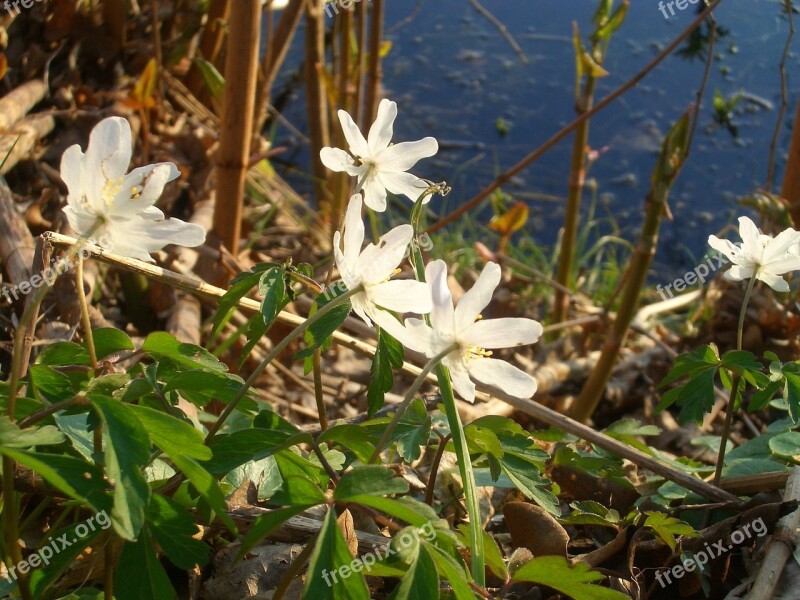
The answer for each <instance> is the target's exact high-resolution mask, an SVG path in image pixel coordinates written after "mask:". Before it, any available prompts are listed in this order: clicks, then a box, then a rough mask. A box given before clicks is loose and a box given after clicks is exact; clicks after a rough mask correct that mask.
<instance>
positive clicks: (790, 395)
mask: <svg viewBox="0 0 800 600" xmlns="http://www.w3.org/2000/svg"><path fill="white" fill-rule="evenodd" d="M783 376H784V377H785V378H786V387H785V395H786V402H787V403H788V404H789V416H791V417H792V421H794V422H795V423H797V422H798V421H800V375H797V374H795V373H789V372H787V371H785V370H784V372H783Z"/></svg>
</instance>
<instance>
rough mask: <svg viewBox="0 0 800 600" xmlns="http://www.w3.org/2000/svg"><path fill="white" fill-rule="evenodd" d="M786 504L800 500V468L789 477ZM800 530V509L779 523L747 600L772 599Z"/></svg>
mask: <svg viewBox="0 0 800 600" xmlns="http://www.w3.org/2000/svg"><path fill="white" fill-rule="evenodd" d="M783 499H784V501H786V502H790V501H792V500H800V467H795V468H794V469H793V470H792V474H791V476H790V477H789V482H788V484H787V485H786V490H785V491H784V493H783ZM798 530H800V509H797V510H795V511H794V512H792V513H790V514H788V515H786V516H785V517H783V518H782V519H781V520H780V521H778V527H777V528H776V529H775V533H773V534H772V539H771V540H770V542H769V546H767V553H766V554H765V555H764V560H762V561H761V566H760V567H759V569H758V575H757V576H756V581H755V583H754V584H753V587H752V589H751V590H750V593H749V594H748V595H747V600H761V599H762V598H772V594H773V592H774V591H775V586H776V585H777V584H778V580H779V579H780V575H781V571H783V567H784V565H786V561H787V560H789V557H790V556H791V555H792V551H793V550H794V547H795V544H796V543H797V541H798V535H797V532H798Z"/></svg>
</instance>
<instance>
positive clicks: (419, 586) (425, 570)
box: [389, 546, 440, 600]
mask: <svg viewBox="0 0 800 600" xmlns="http://www.w3.org/2000/svg"><path fill="white" fill-rule="evenodd" d="M418 598H426V599H428V598H430V600H438V598H440V594H439V575H438V573H437V571H436V565H435V564H434V562H433V558H431V555H430V554H429V553H428V551H427V550H426V549H425V547H422V546H416V557H415V559H414V561H413V562H412V563H411V566H410V567H409V568H408V571H406V573H405V574H404V575H403V578H402V579H401V580H400V583H399V584H398V586H397V587H396V588H395V589H394V591H393V592H392V594H391V595H390V596H389V599H390V600H417V599H418Z"/></svg>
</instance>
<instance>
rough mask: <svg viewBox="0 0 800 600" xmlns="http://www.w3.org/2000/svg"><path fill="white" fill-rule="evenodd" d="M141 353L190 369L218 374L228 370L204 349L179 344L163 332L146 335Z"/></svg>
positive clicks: (192, 345)
mask: <svg viewBox="0 0 800 600" xmlns="http://www.w3.org/2000/svg"><path fill="white" fill-rule="evenodd" d="M142 351H143V352H147V353H149V354H151V355H153V356H155V357H164V358H169V359H170V360H172V361H174V362H176V363H177V364H179V365H182V366H184V367H189V368H190V369H198V368H200V369H210V370H211V371H219V372H224V371H227V370H228V367H227V366H225V363H223V362H220V361H219V360H218V359H217V358H216V357H215V356H214V355H213V354H211V353H210V352H209V351H208V350H206V349H205V348H201V347H200V346H196V345H194V344H184V343H182V342H179V341H178V340H177V339H176V338H175V337H174V336H171V335H170V334H168V333H166V332H164V331H155V332H153V333H151V334H150V335H148V336H147V339H146V340H145V341H144V344H142Z"/></svg>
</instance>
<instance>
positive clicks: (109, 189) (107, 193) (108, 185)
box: [103, 177, 122, 208]
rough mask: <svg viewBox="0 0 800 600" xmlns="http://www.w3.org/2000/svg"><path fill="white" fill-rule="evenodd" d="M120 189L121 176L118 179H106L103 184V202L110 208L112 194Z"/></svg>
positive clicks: (112, 198) (115, 193) (114, 194)
mask: <svg viewBox="0 0 800 600" xmlns="http://www.w3.org/2000/svg"><path fill="white" fill-rule="evenodd" d="M121 189H122V177H120V178H119V179H106V182H105V184H104V185H103V202H105V204H106V206H107V207H109V208H111V205H112V203H113V201H114V196H116V195H117V194H118V193H119V191H120V190H121Z"/></svg>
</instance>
